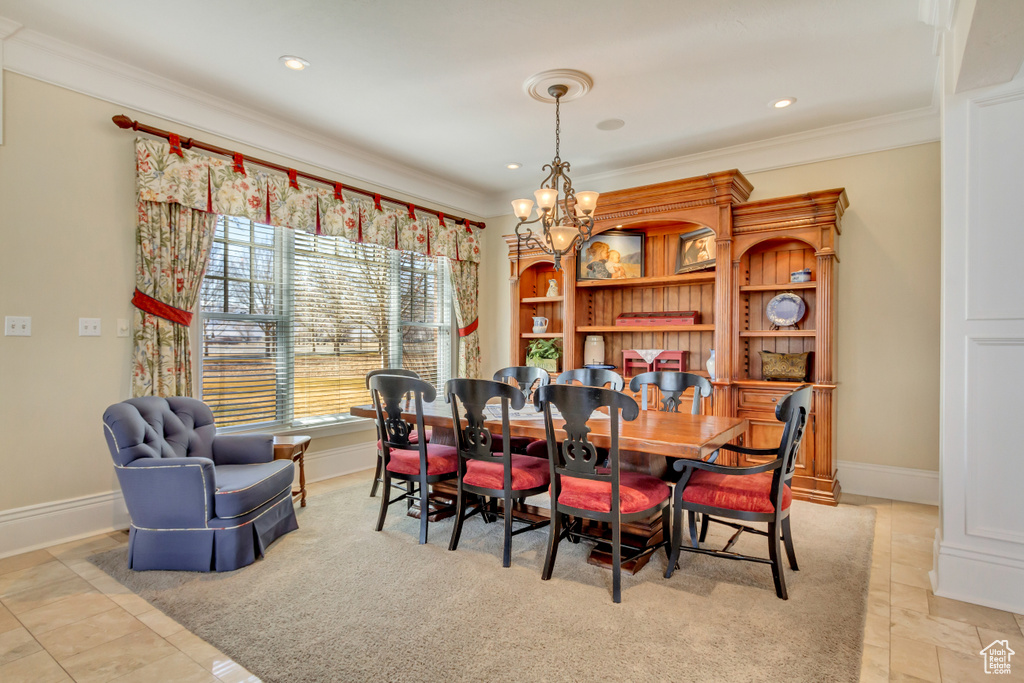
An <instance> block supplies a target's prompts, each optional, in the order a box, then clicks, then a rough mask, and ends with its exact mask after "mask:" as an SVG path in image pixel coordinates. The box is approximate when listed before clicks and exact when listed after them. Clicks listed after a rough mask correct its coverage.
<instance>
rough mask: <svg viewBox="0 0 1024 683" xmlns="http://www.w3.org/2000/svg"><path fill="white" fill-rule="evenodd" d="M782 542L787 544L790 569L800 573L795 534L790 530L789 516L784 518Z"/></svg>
mask: <svg viewBox="0 0 1024 683" xmlns="http://www.w3.org/2000/svg"><path fill="white" fill-rule="evenodd" d="M782 540H783V541H784V542H785V543H786V556H787V557H788V558H789V568H790V569H792V570H793V571H799V570H800V567H798V566H796V550H795V549H794V548H793V532H792V531H790V529H789V515H786V516H785V517H783V518H782Z"/></svg>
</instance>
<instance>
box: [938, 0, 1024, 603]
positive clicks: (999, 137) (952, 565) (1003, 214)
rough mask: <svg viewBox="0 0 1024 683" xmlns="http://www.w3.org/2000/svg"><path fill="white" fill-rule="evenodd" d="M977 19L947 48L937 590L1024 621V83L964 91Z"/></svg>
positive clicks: (960, 28)
mask: <svg viewBox="0 0 1024 683" xmlns="http://www.w3.org/2000/svg"><path fill="white" fill-rule="evenodd" d="M972 5H973V3H965V4H963V7H968V6H972ZM977 6H978V7H982V6H983V3H982V2H981V0H979V2H978V4H977ZM986 7H988V8H989V9H990V8H991V5H986ZM971 11H973V8H972V10H971ZM972 18H973V17H971V16H959V17H956V18H955V20H954V22H953V25H952V28H951V29H950V30H948V31H946V34H945V36H944V38H943V53H944V54H943V72H944V74H943V86H942V91H943V92H942V354H941V392H942V393H941V412H942V420H941V425H942V427H941V429H942V433H941V438H940V449H941V453H940V473H941V478H942V501H941V510H940V520H941V522H940V529H939V532H938V534H937V537H936V542H935V569H934V570H933V571H932V573H931V580H932V587H933V590H934V592H935V594H936V595H940V596H944V597H949V598H955V599H958V600H964V601H967V602H973V603H977V604H981V605H987V606H989V607H995V608H998V609H1003V610H1008V611H1013V612H1017V613H1024V218H1022V216H1024V192H1022V185H1024V77H1022V76H1021V75H1020V72H1019V71H1018V70H1017V69H1012V70H1011V71H1010V72H1011V73H1017V77H1016V78H1015V79H1013V80H1010V81H1009V82H1005V83H1001V84H999V85H995V86H986V87H979V88H974V89H965V87H964V83H963V82H961V83H960V87H959V88H958V87H957V76H958V74H959V72H960V70H961V69H960V64H959V63H957V62H958V60H963V59H964V57H963V54H964V53H967V54H968V56H970V55H971V41H972V40H974V39H975V38H977V37H978V36H976V35H975V33H976V31H977V28H978V25H979V24H978V23H977V22H975V26H974V27H973V28H972V26H971V24H972ZM1004 25H1005V24H1004ZM981 38H983V36H981ZM965 42H966V43H967V47H966V49H965V48H964V47H963V46H964V44H965ZM975 72H976V69H975ZM958 89H959V90H960V91H961V92H957V90H958Z"/></svg>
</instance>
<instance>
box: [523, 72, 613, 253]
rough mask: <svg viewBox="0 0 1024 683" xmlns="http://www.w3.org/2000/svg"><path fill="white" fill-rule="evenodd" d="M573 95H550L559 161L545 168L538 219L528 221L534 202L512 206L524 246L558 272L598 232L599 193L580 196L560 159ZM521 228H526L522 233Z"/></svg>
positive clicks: (557, 89)
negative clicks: (566, 99) (547, 258)
mask: <svg viewBox="0 0 1024 683" xmlns="http://www.w3.org/2000/svg"><path fill="white" fill-rule="evenodd" d="M567 92H569V88H568V87H567V86H565V85H560V84H556V85H552V86H551V87H549V88H548V94H549V95H551V96H552V97H554V98H555V158H554V160H552V162H551V163H550V164H545V165H544V168H543V170H545V171H547V172H548V177H547V178H545V179H544V181H543V182H541V184H540V189H539V190H537V191H536V192H534V193H533V196H534V197H535V198H536V199H537V217H536V218H534V219H533V220H532V221H531V220H527V219H528V218H529V217H530V214H531V213H532V212H533V200H531V199H516V200H513V202H512V212H513V213H514V214H515V216H516V218H518V219H519V223H518V224H517V225H516V237H517V238H518V240H519V244H520V246H523V247H535V248H539V249H540V250H541V251H543V252H544V253H545V254H550V255H551V257H552V258H553V259H554V261H555V270H561V269H562V257H563V256H565V255H566V254H568V253H570V252H571V251H573V250H575V251H579V249H580V248H581V247H582V246H583V243H584V242H586V241H587V240H588V239H590V233H591V231H592V230H593V229H594V209H596V208H597V197H598V193H597V192H576V191H575V190H573V188H572V181H571V180H570V179H569V162H568V161H562V159H561V158H560V157H559V156H558V153H559V144H560V142H561V140H560V138H559V133H560V130H559V129H560V127H561V121H560V119H559V100H561V98H562V96H563V95H565V94H566V93H567ZM535 223H540V225H539V226H538V227H539V228H540V229H541V230H542V232H540V231H538V232H535V231H534V229H533V228H532V227H530V226H532V225H534V224H535ZM520 228H524V229H523V230H522V231H521V230H520Z"/></svg>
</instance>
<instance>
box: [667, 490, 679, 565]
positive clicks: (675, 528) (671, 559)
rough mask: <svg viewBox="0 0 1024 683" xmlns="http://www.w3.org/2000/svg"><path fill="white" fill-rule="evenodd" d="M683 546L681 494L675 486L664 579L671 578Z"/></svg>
mask: <svg viewBox="0 0 1024 683" xmlns="http://www.w3.org/2000/svg"><path fill="white" fill-rule="evenodd" d="M682 546H683V494H682V491H680V490H679V485H678V484H677V485H676V487H675V490H673V492H672V554H671V555H669V556H668V568H666V569H665V578H666V579H670V578H672V572H674V571H675V570H676V563H678V562H679V553H681V552H682V550H681V548H682Z"/></svg>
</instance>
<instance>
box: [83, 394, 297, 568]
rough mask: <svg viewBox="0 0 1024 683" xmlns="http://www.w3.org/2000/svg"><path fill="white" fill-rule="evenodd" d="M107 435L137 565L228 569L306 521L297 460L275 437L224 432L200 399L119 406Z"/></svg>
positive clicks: (106, 419)
mask: <svg viewBox="0 0 1024 683" xmlns="http://www.w3.org/2000/svg"><path fill="white" fill-rule="evenodd" d="M103 425H104V434H105V436H106V439H107V446H109V447H110V454H111V456H112V457H113V458H114V468H115V469H116V471H117V478H118V481H119V482H120V483H121V491H122V492H123V493H124V499H125V503H126V505H127V507H128V514H129V515H130V516H131V531H130V540H129V544H128V566H129V567H131V568H132V569H137V570H147V569H179V570H188V571H202V572H206V571H211V570H212V571H230V570H232V569H238V568H239V567H244V566H246V565H248V564H252V563H253V562H254V561H255V560H256V557H257V556H260V557H262V556H263V554H264V553H265V552H266V549H267V546H269V545H270V544H271V543H273V542H274V541H275V540H276V539H278V538H279V537H281V536H283V535H284V534H286V533H288V532H289V531H294V530H295V529H297V528H298V523H297V522H296V520H295V509H294V508H293V507H292V497H291V487H292V479H293V476H294V474H293V468H294V465H293V464H292V462H291V460H274V446H273V441H274V440H273V436H271V435H270V434H240V435H220V436H218V435H217V433H216V432H217V428H216V427H215V426H214V424H213V413H212V412H211V411H210V408H209V407H208V406H207V405H206V404H205V403H203V402H202V401H199V400H196V399H194V398H185V397H170V398H159V397H156V396H146V397H143V398H133V399H130V400H127V401H123V402H122V403H115V404H114V405H112V406H110V407H109V408H107V410H106V412H105V413H104V414H103Z"/></svg>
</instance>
